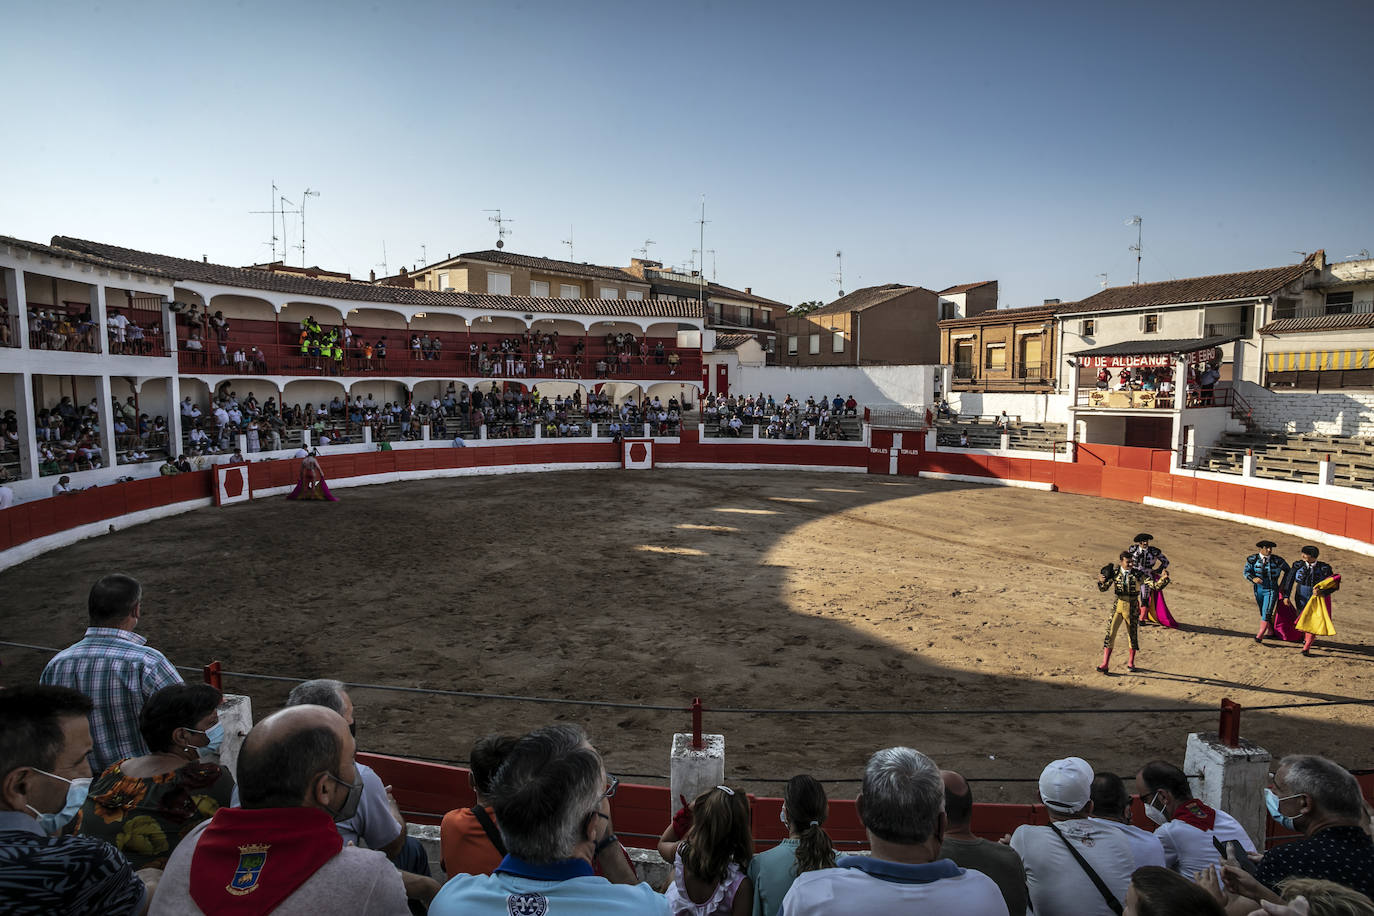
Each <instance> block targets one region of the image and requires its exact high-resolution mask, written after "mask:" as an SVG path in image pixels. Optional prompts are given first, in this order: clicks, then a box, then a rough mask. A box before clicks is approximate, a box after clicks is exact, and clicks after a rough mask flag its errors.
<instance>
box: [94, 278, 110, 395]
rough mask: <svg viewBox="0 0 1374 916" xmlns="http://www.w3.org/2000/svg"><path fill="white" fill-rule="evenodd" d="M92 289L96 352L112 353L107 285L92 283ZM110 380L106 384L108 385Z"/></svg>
mask: <svg viewBox="0 0 1374 916" xmlns="http://www.w3.org/2000/svg"><path fill="white" fill-rule="evenodd" d="M90 287H91V320H92V321H94V322H95V328H96V331H95V351H96V352H97V353H109V352H110V331H109V326H108V325H106V324H105V285H104V284H103V283H92V284H91V285H90ZM108 381H109V380H108V379H107V380H106V383H107V384H108Z"/></svg>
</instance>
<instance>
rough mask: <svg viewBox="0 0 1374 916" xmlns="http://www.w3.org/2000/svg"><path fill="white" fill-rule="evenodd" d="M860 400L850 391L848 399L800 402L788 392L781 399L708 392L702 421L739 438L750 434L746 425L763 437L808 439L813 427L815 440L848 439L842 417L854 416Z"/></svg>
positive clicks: (759, 395)
mask: <svg viewBox="0 0 1374 916" xmlns="http://www.w3.org/2000/svg"><path fill="white" fill-rule="evenodd" d="M858 413H859V402H858V401H856V400H855V399H854V396H853V395H852V394H851V395H850V396H849V397H848V398H846V397H843V396H841V395H838V394H837V395H835V397H834V398H832V399H829V400H827V399H826V398H824V397H822V398H820V399H817V398H815V397H809V398H807V399H806V400H805V401H800V400H798V399H797V398H794V397H792V395H790V394H789V395H787V396H786V397H785V398H783V400H782V402H781V403H779V402H778V401H776V400H774V398H773V396H772V395H771V394H770V395H767V396H764V395H763V394H762V393H760V394H758V395H748V396H742V395H741V396H737V395H728V396H725V397H721V396H718V395H714V394H712V395H708V396H707V398H706V402H705V404H704V405H703V407H702V420H703V422H704V423H705V424H706V426H707V428H708V429H713V430H716V431H717V434H718V435H720V436H729V437H732V438H738V437H740V436H752V435H753V432H752V431H750V432H745V427H746V426H749V427H753V426H757V427H759V430H760V436H761V437H762V438H765V439H809V438H811V432H810V431H811V430H812V429H813V428H814V429H815V430H816V438H817V439H830V440H835V439H848V438H849V434H848V433H847V432H846V431H845V427H844V423H843V422H842V421H843V419H844V418H845V417H856V416H858Z"/></svg>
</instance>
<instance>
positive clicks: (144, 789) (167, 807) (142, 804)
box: [77, 684, 234, 868]
mask: <svg viewBox="0 0 1374 916" xmlns="http://www.w3.org/2000/svg"><path fill="white" fill-rule="evenodd" d="M222 699H223V697H222V696H221V694H220V692H219V691H218V690H216V689H215V688H214V687H211V686H210V685H209V684H178V685H176V686H173V687H164V688H162V689H161V690H159V691H158V692H157V693H155V694H153V695H152V696H151V697H149V698H148V702H147V703H146V704H145V705H144V707H143V712H142V714H141V716H140V718H139V731H140V732H141V733H142V735H143V740H144V741H145V742H146V743H147V745H148V747H149V748H150V749H151V753H148V754H146V755H144V756H142V757H131V758H129V759H127V760H121V761H119V762H118V763H114V764H111V765H110V767H109V769H107V770H106V771H105V772H104V773H101V774H100V775H99V776H98V777H96V779H95V781H94V782H92V783H91V785H90V792H89V794H88V795H87V797H86V799H85V801H84V804H82V805H80V807H79V811H80V815H79V817H80V823H79V825H78V828H77V829H78V832H80V833H81V834H82V835H84V836H93V837H98V838H99V839H102V840H105V841H106V842H107V843H109V844H110V845H112V846H114V847H115V848H116V849H118V850H119V851H120V852H122V853H123V854H124V857H125V858H126V859H128V860H129V863H130V864H131V865H133V867H134V868H162V867H163V866H165V865H166V864H167V858H168V856H170V855H171V854H172V850H173V849H175V848H176V846H177V844H178V843H179V842H181V839H182V837H184V836H186V834H188V833H189V832H190V831H191V830H192V828H194V827H195V826H196V825H197V824H199V823H200V822H201V821H203V820H205V819H206V818H209V817H211V816H213V815H214V813H215V811H217V810H218V809H220V808H222V807H224V806H225V805H227V804H229V799H230V797H231V795H232V793H233V791H234V778H233V776H231V775H230V774H229V771H228V770H227V769H225V768H224V767H221V766H219V764H218V762H217V758H218V754H219V745H220V741H221V740H222V739H223V737H224V728H223V726H221V725H220V724H219V714H218V713H217V712H216V710H217V709H218V707H219V704H220V701H221V700H222Z"/></svg>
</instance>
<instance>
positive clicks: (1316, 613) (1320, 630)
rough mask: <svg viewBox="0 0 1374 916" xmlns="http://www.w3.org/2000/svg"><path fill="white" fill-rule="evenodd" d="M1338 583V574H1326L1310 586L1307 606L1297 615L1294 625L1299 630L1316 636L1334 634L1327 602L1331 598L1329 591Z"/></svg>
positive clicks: (1332, 590)
mask: <svg viewBox="0 0 1374 916" xmlns="http://www.w3.org/2000/svg"><path fill="white" fill-rule="evenodd" d="M1340 584H1341V577H1340V576H1327V577H1326V578H1325V579H1323V580H1321V581H1320V582H1318V583H1317V584H1316V585H1314V586H1313V587H1312V597H1311V598H1309V599H1307V606H1306V607H1304V608H1303V609H1302V613H1301V614H1300V615H1298V622H1297V624H1296V626H1297V628H1298V629H1299V630H1302V631H1303V632H1304V633H1312V634H1314V635H1316V636H1335V635H1336V627H1335V624H1333V623H1332V622H1331V611H1330V609H1329V608H1328V607H1327V602H1329V601H1330V600H1331V599H1330V595H1331V593H1332V592H1334V591H1335V590H1336V589H1338V588H1339V587H1340Z"/></svg>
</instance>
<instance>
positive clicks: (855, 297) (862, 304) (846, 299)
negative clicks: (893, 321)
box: [807, 283, 934, 315]
mask: <svg viewBox="0 0 1374 916" xmlns="http://www.w3.org/2000/svg"><path fill="white" fill-rule="evenodd" d="M921 289H925V288H924V287H921V286H907V285H905V284H903V283H886V284H884V285H882V286H867V287H864V288H863V289H856V290H854V292H852V293H850V294H849V295H847V296H841V297H840V298H839V299H836V300H835V301H834V302H832V303H830V304H829V305H823V306H821V307H820V308H818V309H816V310H815V311H811V312H807V315H840V314H844V313H846V312H861V311H863V310H864V309H869V308H872V307H873V306H875V305H882V304H883V303H884V302H890V301H891V300H893V299H896V298H897V297H898V296H904V295H906V294H907V293H912V292H915V291H917V290H921ZM925 291H926V292H928V293H929V292H931V291H930V290H925ZM931 294H932V295H934V293H931Z"/></svg>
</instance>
